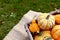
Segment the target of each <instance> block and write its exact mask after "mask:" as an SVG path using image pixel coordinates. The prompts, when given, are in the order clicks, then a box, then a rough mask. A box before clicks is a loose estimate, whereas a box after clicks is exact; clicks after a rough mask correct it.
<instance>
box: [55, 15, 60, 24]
mask: <svg viewBox="0 0 60 40" xmlns="http://www.w3.org/2000/svg"><path fill="white" fill-rule="evenodd" d="M55 21H56V23H57V24H60V14H56V15H55Z"/></svg>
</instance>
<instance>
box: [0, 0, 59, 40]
mask: <svg viewBox="0 0 60 40" xmlns="http://www.w3.org/2000/svg"><path fill="white" fill-rule="evenodd" d="M54 8H57V9H59V8H60V0H0V40H3V38H4V37H5V36H6V35H7V34H8V32H9V31H10V30H11V29H12V28H13V26H15V25H16V24H17V23H18V22H19V20H20V19H21V18H22V16H23V15H24V14H25V13H26V12H28V11H29V10H34V11H38V12H50V11H52V10H54Z"/></svg>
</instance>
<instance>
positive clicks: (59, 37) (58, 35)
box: [51, 25, 60, 40]
mask: <svg viewBox="0 0 60 40" xmlns="http://www.w3.org/2000/svg"><path fill="white" fill-rule="evenodd" d="M51 34H52V36H53V38H54V39H56V40H60V25H55V26H54V27H53V29H52V32H51Z"/></svg>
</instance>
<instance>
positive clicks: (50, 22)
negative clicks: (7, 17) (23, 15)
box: [29, 13, 60, 40]
mask: <svg viewBox="0 0 60 40" xmlns="http://www.w3.org/2000/svg"><path fill="white" fill-rule="evenodd" d="M29 30H30V32H31V33H32V34H34V35H35V36H34V37H33V38H34V40H60V14H56V15H51V14H49V13H41V14H40V15H39V16H38V18H37V19H36V20H35V19H33V20H32V22H31V23H30V25H29ZM35 33H37V34H38V35H37V34H35Z"/></svg>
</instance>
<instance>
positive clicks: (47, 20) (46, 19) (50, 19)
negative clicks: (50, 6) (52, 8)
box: [37, 13, 55, 29]
mask: <svg viewBox="0 0 60 40" xmlns="http://www.w3.org/2000/svg"><path fill="white" fill-rule="evenodd" d="M37 21H38V25H39V26H40V28H41V29H51V28H52V27H53V26H54V25H55V18H54V16H53V15H50V14H48V13H42V14H40V15H39V16H38V19H37Z"/></svg>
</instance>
